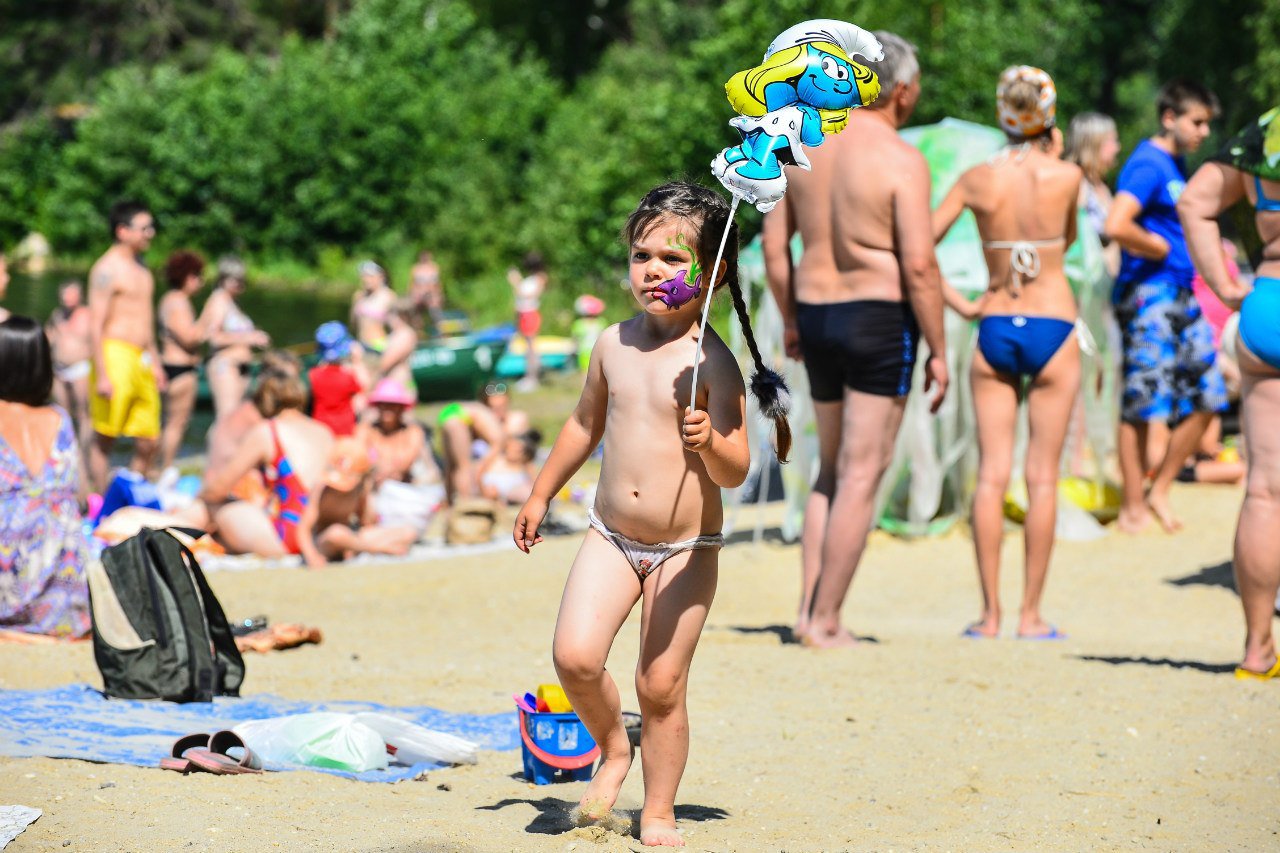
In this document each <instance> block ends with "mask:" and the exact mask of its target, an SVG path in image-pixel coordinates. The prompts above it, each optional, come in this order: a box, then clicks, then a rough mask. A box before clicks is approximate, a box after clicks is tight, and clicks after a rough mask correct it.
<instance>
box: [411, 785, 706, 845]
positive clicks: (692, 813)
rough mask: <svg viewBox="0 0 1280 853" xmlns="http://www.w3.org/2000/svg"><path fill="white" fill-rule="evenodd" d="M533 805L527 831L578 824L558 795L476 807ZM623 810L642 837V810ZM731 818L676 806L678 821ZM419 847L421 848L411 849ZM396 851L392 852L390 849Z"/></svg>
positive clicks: (543, 831) (561, 829)
mask: <svg viewBox="0 0 1280 853" xmlns="http://www.w3.org/2000/svg"><path fill="white" fill-rule="evenodd" d="M516 805H530V806H533V807H534V808H535V809H537V811H538V813H537V814H536V815H535V816H534V818H533V820H531V821H529V825H528V826H526V827H525V828H524V831H525V832H531V833H533V834H535V835H560V834H562V833H565V832H568V831H570V830H571V829H575V828H576V826H577V825H576V824H575V823H574V822H573V820H572V819H571V818H570V812H571V811H572V810H573V807H574V803H569V802H566V801H564V800H558V799H556V798H555V797H543V798H542V799H540V800H528V799H521V798H518V797H508V798H507V799H505V800H499V801H498V802H496V803H494V804H493V805H491V806H476V809H477V810H478V811H490V812H493V811H501V810H502V809H505V808H507V807H508V806H516ZM619 811H620V812H621V813H624V814H627V815H628V817H630V819H631V832H630V835H631V837H632V838H639V837H640V811H639V809H637V810H635V811H634V812H627V811H625V810H619ZM727 817H729V812H727V811H725V810H724V809H722V808H720V807H719V806H697V805H679V804H677V805H676V821H688V822H691V823H703V822H705V821H709V820H724V819H726V818H727ZM412 849H413V850H417V849H418V848H412ZM422 850H423V851H431V853H434V850H435V848H430V847H423V848H422ZM388 853H393V851H388ZM394 853H410V848H404V849H403V851H401V850H396V851H394Z"/></svg>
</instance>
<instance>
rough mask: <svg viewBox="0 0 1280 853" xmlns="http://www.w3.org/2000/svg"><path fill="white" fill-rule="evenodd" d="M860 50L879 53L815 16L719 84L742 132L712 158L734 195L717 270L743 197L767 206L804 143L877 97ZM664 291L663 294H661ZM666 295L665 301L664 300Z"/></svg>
mask: <svg viewBox="0 0 1280 853" xmlns="http://www.w3.org/2000/svg"><path fill="white" fill-rule="evenodd" d="M854 56H861V57H863V58H864V59H867V60H869V61H871V62H879V61H880V60H881V59H884V48H883V47H881V45H880V42H879V41H877V40H876V37H875V36H873V35H872V34H871V33H869V32H867V31H866V30H864V29H862V28H861V27H855V26H854V25H853V24H850V23H847V22H845V21H836V20H832V19H830V18H821V19H818V20H813V21H805V22H804V23H800V24H796V25H795V26H794V27H789V28H787V29H786V30H784V31H782V32H781V33H779V34H778V37H777V38H775V39H774V40H773V43H772V44H770V45H769V49H768V50H766V51H765V54H764V59H763V60H762V61H761V63H760V64H759V65H757V66H755V67H754V68H748V69H746V70H745V71H739V72H738V73H737V74H734V75H733V76H732V77H730V78H729V82H728V83H726V84H725V86H724V90H725V94H726V95H727V96H728V97H729V103H730V104H731V105H732V106H733V108H734V109H735V110H736V111H737V112H738V115H737V117H736V118H733V119H731V120H730V122H729V124H730V126H731V127H733V128H734V129H735V130H737V131H738V134H739V135H740V136H741V137H742V141H741V142H739V143H738V144H737V145H734V146H731V147H729V148H726V149H724V150H723V151H721V152H720V153H719V154H717V155H716V158H715V159H714V160H712V161H711V172H712V174H714V175H715V176H716V178H717V180H719V181H720V183H722V184H724V187H725V189H727V190H728V191H729V192H730V194H731V195H732V196H733V200H732V202H730V205H729V218H728V220H727V221H726V222H725V226H724V234H723V235H721V237H720V248H719V249H718V250H717V251H716V260H715V263H713V264H712V265H711V269H713V270H718V269H720V260H721V258H723V257H724V247H725V243H726V242H727V241H728V239H729V230H730V226H731V225H732V224H733V217H734V215H735V214H736V213H737V212H738V204H739V203H740V202H741V201H743V200H744V199H745V200H746V201H747V203H748V204H754V205H755V206H756V208H757V209H758V210H759V211H760V212H761V213H768V212H769V211H770V210H772V209H773V207H774V205H776V204H777V203H778V202H779V201H781V199H782V196H783V194H784V193H786V191H787V176H786V174H784V172H783V167H784V166H798V167H799V168H801V169H808V168H809V158H808V157H807V156H806V155H805V153H804V146H806V145H808V146H810V147H814V146H817V145H821V144H822V139H823V137H824V136H826V134H828V133H839V132H840V131H841V130H844V126H845V125H846V124H848V122H849V110H851V109H854V108H856V107H862V106H866V105H867V104H869V103H871V102H872V101H874V100H875V99H876V98H877V97H879V95H880V81H879V80H878V79H877V78H876V75H875V73H874V72H873V71H872V70H871V69H870V68H867V67H866V66H865V65H861V64H859V63H857V62H854V61H853V59H852V57H854ZM690 277H693V278H694V283H693V286H692V288H690V287H689V285H688V284H686V283H685V281H684V280H683V279H682V280H681V281H680V282H676V281H675V280H672V281H670V282H667V283H666V284H665V285H664V288H667V290H664V296H663V302H665V303H666V304H667V305H668V307H671V306H672V305H673V304H684V302H687V301H688V300H689V299H693V298H694V297H696V296H697V295H698V293H699V291H700V290H701V277H694V276H690ZM714 287H715V276H711V277H710V278H709V280H708V282H707V298H706V299H705V300H703V304H702V324H701V330H700V334H699V335H698V345H697V347H696V349H695V352H694V359H693V386H692V387H693V391H692V392H691V396H690V400H689V407H690V408H691V409H692V408H694V406H695V404H696V397H697V388H698V366H699V364H700V363H701V361H702V341H703V340H704V339H705V338H706V329H707V322H708V318H709V317H710V311H711V291H712V289H714ZM668 291H669V292H668ZM668 300H670V301H668Z"/></svg>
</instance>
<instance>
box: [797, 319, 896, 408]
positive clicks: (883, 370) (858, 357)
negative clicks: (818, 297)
mask: <svg viewBox="0 0 1280 853" xmlns="http://www.w3.org/2000/svg"><path fill="white" fill-rule="evenodd" d="M796 326H797V328H798V330H799V332H800V350H801V354H802V355H803V356H804V366H805V370H806V371H807V372H808V374H809V389H810V392H811V393H812V395H813V399H814V400H815V401H817V402H819V403H832V402H835V401H837V400H840V399H841V398H842V397H843V396H844V388H851V389H853V390H854V391H861V392H863V393H865V394H875V395H877V396H881V397H902V396H905V395H906V393H907V392H908V391H910V390H911V372H912V370H913V369H914V368H915V364H916V344H917V342H918V341H919V339H920V327H919V326H918V325H917V324H916V318H915V315H914V314H913V313H912V312H911V306H910V305H908V304H907V303H905V302H888V301H884V300H879V299H860V300H857V301H854V302H832V303H827V304H823V305H812V304H808V303H804V302H801V303H799V304H797V305H796Z"/></svg>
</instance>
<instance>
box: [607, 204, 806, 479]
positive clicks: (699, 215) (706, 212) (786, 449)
mask: <svg viewBox="0 0 1280 853" xmlns="http://www.w3.org/2000/svg"><path fill="white" fill-rule="evenodd" d="M668 216H673V217H676V218H678V219H687V220H689V221H690V222H693V223H696V224H697V225H698V239H697V243H696V245H695V246H694V247H693V248H694V251H695V252H696V253H697V256H698V260H699V261H700V262H701V263H702V264H703V267H704V269H709V267H710V264H711V263H712V262H713V261H714V260H715V257H716V250H717V249H719V247H720V238H721V236H722V235H723V234H724V228H725V223H726V222H728V220H729V203H728V202H726V201H725V200H724V198H723V197H722V196H721V195H720V194H719V193H717V192H713V191H712V190H709V189H707V188H706V187H701V186H698V185H697V184H691V183H688V182H685V181H672V182H670V183H666V184H663V185H662V186H660V187H655V188H654V189H652V190H650V191H649V192H648V193H647V194H646V195H645V197H644V198H642V199H641V200H640V205H639V206H638V207H637V208H636V209H635V212H633V213H632V214H631V215H630V216H629V217H627V224H626V225H625V226H624V227H623V231H622V234H623V239H624V240H625V241H626V244H627V245H628V246H630V245H631V244H632V243H634V242H635V241H636V240H637V239H639V238H640V237H642V236H644V235H645V234H646V233H648V231H649V229H650V228H652V227H653V225H654V224H655V223H656V222H657V221H658V220H659V219H663V218H665V217H668ZM724 261H725V273H724V277H723V279H721V281H720V283H721V284H722V285H726V286H727V287H728V290H729V293H730V295H731V296H732V297H733V309H734V311H735V312H737V315H738V322H739V323H741V324H742V336H743V338H744V339H745V340H746V342H747V348H748V349H749V350H751V358H752V359H753V360H754V361H755V365H756V370H755V373H754V374H752V376H751V393H752V395H753V396H754V397H755V398H756V402H757V403H759V405H760V411H761V412H763V413H764V414H765V416H766V417H769V418H771V419H772V420H773V424H774V430H775V431H776V433H777V444H778V460H779V461H780V462H786V461H787V454H788V453H790V452H791V425H790V424H789V423H788V422H787V410H788V409H790V408H791V392H790V390H789V389H788V388H787V383H786V382H784V381H783V379H782V377H781V376H779V375H778V374H777V373H776V372H775V371H773V370H771V369H770V368H769V367H767V366H766V365H765V363H764V359H763V358H761V357H760V347H759V346H758V345H757V344H756V337H755V334H754V333H753V332H752V331H751V317H750V315H748V314H747V303H746V302H745V301H744V300H743V298H742V283H741V282H740V281H739V280H738V225H737V223H736V222H735V223H734V224H733V225H731V226H730V227H729V239H728V240H727V241H726V243H725V248H724ZM709 274H710V275H711V276H713V277H714V275H715V271H711V272H710V273H709ZM713 280H714V279H713Z"/></svg>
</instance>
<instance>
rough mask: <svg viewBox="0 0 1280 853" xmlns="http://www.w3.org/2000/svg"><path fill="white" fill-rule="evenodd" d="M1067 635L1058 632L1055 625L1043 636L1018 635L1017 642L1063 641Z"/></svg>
mask: <svg viewBox="0 0 1280 853" xmlns="http://www.w3.org/2000/svg"><path fill="white" fill-rule="evenodd" d="M1066 638H1067V635H1066V634H1064V633H1062V632H1061V631H1059V630H1058V627H1057V626H1056V625H1050V626H1049V631H1048V632H1047V633H1045V634H1019V635H1018V639H1019V640H1065V639H1066Z"/></svg>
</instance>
